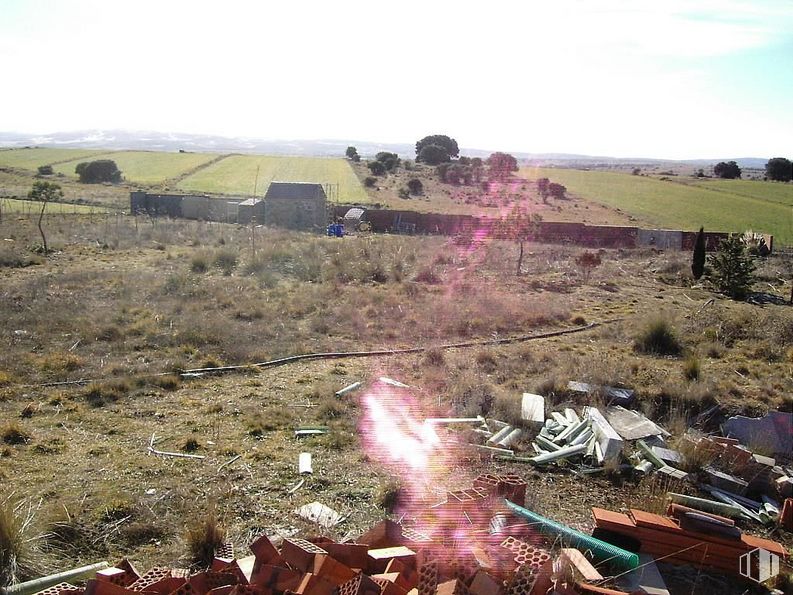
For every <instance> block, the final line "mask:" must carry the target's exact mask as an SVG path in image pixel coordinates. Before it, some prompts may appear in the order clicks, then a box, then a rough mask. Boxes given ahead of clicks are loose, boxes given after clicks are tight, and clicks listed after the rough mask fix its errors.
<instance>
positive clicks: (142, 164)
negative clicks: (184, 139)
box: [55, 151, 217, 184]
mask: <svg viewBox="0 0 793 595" xmlns="http://www.w3.org/2000/svg"><path fill="white" fill-rule="evenodd" d="M103 157H104V158H107V159H112V160H113V161H115V162H116V165H118V169H120V170H121V175H122V176H123V177H124V180H125V181H127V182H133V183H138V184H162V183H163V182H165V181H167V180H170V179H172V178H176V177H177V176H180V175H182V174H185V173H187V172H189V171H190V170H192V169H194V168H196V167H199V166H201V165H203V164H205V163H207V162H209V161H212V159H214V158H215V157H217V155H214V154H211V153H159V152H154V151H119V152H114V153H110V154H108V155H105V156H103ZM84 160H85V159H83V158H81V157H80V158H77V159H74V160H72V161H68V162H65V163H61V164H59V165H57V166H55V171H56V172H60V173H63V174H65V175H67V176H69V177H72V178H76V177H77V175H76V174H75V173H74V168H75V167H76V166H77V164H78V163H80V162H81V161H84Z"/></svg>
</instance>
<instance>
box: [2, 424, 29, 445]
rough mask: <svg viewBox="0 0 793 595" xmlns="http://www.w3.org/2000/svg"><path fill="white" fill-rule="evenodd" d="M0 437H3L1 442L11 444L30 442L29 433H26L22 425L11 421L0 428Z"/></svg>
mask: <svg viewBox="0 0 793 595" xmlns="http://www.w3.org/2000/svg"><path fill="white" fill-rule="evenodd" d="M0 437H2V438H3V442H5V443H6V444H10V445H12V446H14V445H17V444H27V443H28V442H30V434H28V433H27V432H26V431H25V430H24V429H23V428H22V426H20V425H19V424H17V423H16V422H13V421H11V422H8V423H6V424H5V426H3V429H2V430H0Z"/></svg>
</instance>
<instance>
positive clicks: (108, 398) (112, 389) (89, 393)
mask: <svg viewBox="0 0 793 595" xmlns="http://www.w3.org/2000/svg"><path fill="white" fill-rule="evenodd" d="M131 389H132V385H131V384H130V382H129V381H128V380H126V379H120V380H111V381H109V382H93V383H91V384H89V385H88V387H87V388H86V389H85V392H84V393H83V397H85V400H86V401H88V404H89V405H91V407H103V406H105V405H106V404H107V403H115V402H116V401H118V400H119V399H120V398H121V397H123V396H125V395H126V394H127V393H129V391H130V390H131Z"/></svg>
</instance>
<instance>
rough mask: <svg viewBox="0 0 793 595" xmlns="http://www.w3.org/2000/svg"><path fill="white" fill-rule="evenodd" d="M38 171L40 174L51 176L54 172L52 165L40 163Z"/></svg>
mask: <svg viewBox="0 0 793 595" xmlns="http://www.w3.org/2000/svg"><path fill="white" fill-rule="evenodd" d="M38 172H39V175H40V176H51V175H52V174H53V173H54V172H53V169H52V166H51V165H39V167H38Z"/></svg>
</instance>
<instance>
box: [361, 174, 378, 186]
mask: <svg viewBox="0 0 793 595" xmlns="http://www.w3.org/2000/svg"><path fill="white" fill-rule="evenodd" d="M375 182H377V178H373V177H372V176H366V177H365V178H364V179H363V185H364V186H366V187H367V188H374V185H375Z"/></svg>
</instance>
